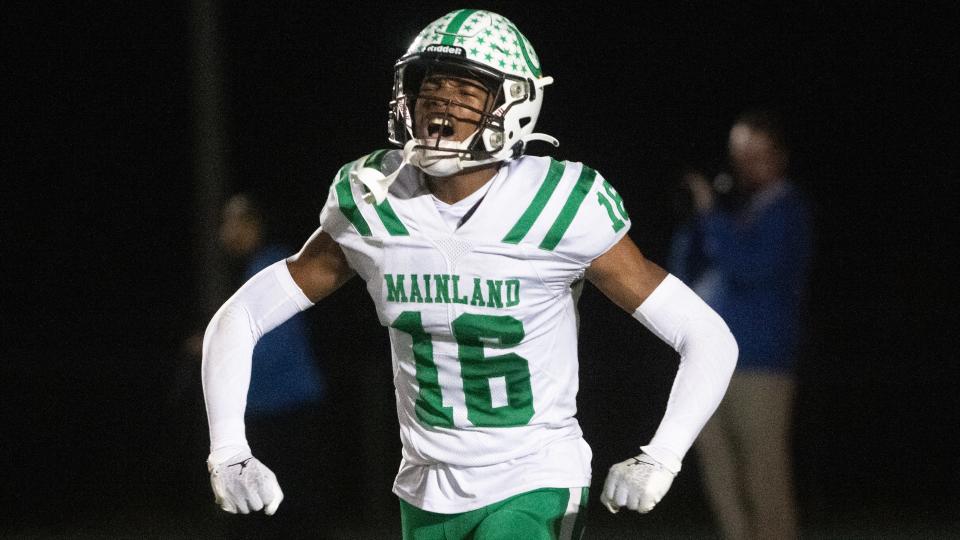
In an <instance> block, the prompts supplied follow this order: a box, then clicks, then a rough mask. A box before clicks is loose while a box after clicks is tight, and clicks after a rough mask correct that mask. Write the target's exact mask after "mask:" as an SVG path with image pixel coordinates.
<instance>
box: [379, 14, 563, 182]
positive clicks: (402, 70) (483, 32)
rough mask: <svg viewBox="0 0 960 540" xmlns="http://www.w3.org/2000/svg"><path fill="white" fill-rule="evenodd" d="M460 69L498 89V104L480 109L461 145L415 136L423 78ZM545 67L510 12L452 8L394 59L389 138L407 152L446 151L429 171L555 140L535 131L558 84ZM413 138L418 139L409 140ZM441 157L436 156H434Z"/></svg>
mask: <svg viewBox="0 0 960 540" xmlns="http://www.w3.org/2000/svg"><path fill="white" fill-rule="evenodd" d="M438 71H439V72H443V73H447V74H449V73H453V74H462V75H463V76H466V77H470V78H472V79H476V80H479V81H481V82H482V83H483V84H484V85H485V86H486V88H487V90H488V91H489V92H490V94H491V95H492V96H493V98H494V101H493V110H491V111H489V112H483V113H482V119H481V120H480V125H479V128H478V130H477V132H476V133H474V135H473V136H472V137H470V138H468V139H467V140H466V141H464V142H463V143H462V144H460V145H453V146H452V145H450V144H444V145H441V144H440V140H439V138H438V139H436V140H433V139H431V140H419V139H416V138H415V135H414V126H413V118H414V115H413V108H414V107H415V106H416V102H417V94H418V93H419V91H420V84H421V83H422V81H423V80H424V78H426V77H428V76H429V75H430V74H431V73H435V72H438ZM552 82H553V78H552V77H545V76H543V73H542V71H541V69H540V60H539V59H538V58H537V54H536V52H534V50H533V46H532V45H531V44H530V41H529V40H527V38H526V37H525V36H524V35H523V34H522V33H520V30H518V29H517V27H516V25H514V24H513V23H512V22H510V21H509V20H508V19H507V18H506V17H503V16H501V15H498V14H496V13H493V12H490V11H484V10H478V9H460V10H456V11H451V12H450V13H448V14H446V15H444V16H443V17H441V18H439V19H437V20H436V21H434V22H432V23H430V24H429V25H427V27H426V28H424V29H423V31H421V32H420V34H419V35H417V37H416V39H414V40H413V43H412V44H411V45H410V47H409V48H408V49H407V52H406V53H405V54H404V55H403V56H402V57H401V58H400V59H399V60H398V61H397V63H396V65H395V66H394V83H393V100H392V101H391V102H390V118H389V125H388V129H389V138H390V141H391V142H392V143H394V144H397V145H400V146H405V148H406V149H407V151H408V152H410V151H411V149H412V150H413V153H414V154H416V153H418V152H419V153H421V154H423V153H424V152H430V153H432V154H433V155H434V156H436V153H438V152H439V153H441V154H444V157H445V158H447V159H444V160H443V161H445V162H446V163H444V164H443V165H442V166H440V167H439V168H438V169H437V170H427V169H426V168H425V167H424V166H423V165H422V161H423V160H421V162H418V160H417V159H416V156H414V158H413V159H412V160H411V162H412V163H414V164H415V165H417V166H418V167H420V168H421V169H424V170H425V171H426V172H428V173H434V174H435V173H437V172H438V171H440V172H441V174H438V175H439V176H443V175H445V174H449V173H451V171H452V172H456V171H458V170H461V169H466V168H469V167H474V166H478V165H484V164H487V163H493V162H496V161H502V160H504V159H509V158H512V157H517V156H519V155H521V154H522V153H523V152H524V149H525V148H526V143H527V142H529V141H532V140H542V141H547V142H549V143H551V144H553V145H557V144H558V142H557V140H556V139H554V138H553V137H551V136H549V135H545V134H542V133H534V131H533V130H534V127H535V126H536V124H537V117H538V116H539V114H540V107H541V105H542V104H543V87H544V86H546V85H548V84H550V83H552ZM410 141H415V142H414V143H410ZM434 161H436V160H434Z"/></svg>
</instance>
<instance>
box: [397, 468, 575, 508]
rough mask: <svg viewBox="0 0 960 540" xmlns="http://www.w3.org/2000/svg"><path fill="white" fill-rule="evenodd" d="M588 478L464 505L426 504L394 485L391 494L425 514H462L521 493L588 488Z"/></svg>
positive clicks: (537, 484)
mask: <svg viewBox="0 0 960 540" xmlns="http://www.w3.org/2000/svg"><path fill="white" fill-rule="evenodd" d="M590 480H591V479H590V477H581V478H580V479H578V480H572V479H571V480H567V481H562V482H552V483H544V482H530V483H528V484H522V485H520V486H517V487H514V488H511V489H509V490H506V491H502V492H499V493H497V494H496V495H494V496H490V497H484V498H481V499H474V500H472V501H470V502H469V503H466V504H436V503H435V502H434V503H427V502H426V501H423V500H420V499H419V498H418V497H416V496H414V495H412V494H410V493H405V492H402V491H401V490H400V489H399V488H398V487H397V486H396V485H394V486H393V493H394V495H396V496H397V497H399V498H401V499H403V500H404V501H405V502H406V503H408V504H410V505H412V506H414V507H416V508H419V509H420V510H426V511H427V512H435V513H437V514H461V513H463V512H470V511H472V510H477V509H478V508H483V507H484V506H489V505H491V504H495V503H498V502H500V501H503V500H506V499H509V498H510V497H513V496H516V495H520V494H521V493H526V492H528V491H534V490H537V489H545V488H550V489H570V488H583V487H587V488H589V487H590Z"/></svg>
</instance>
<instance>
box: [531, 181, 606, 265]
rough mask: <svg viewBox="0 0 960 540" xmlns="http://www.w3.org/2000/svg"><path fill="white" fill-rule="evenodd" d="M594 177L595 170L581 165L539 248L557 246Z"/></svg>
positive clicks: (547, 248)
mask: <svg viewBox="0 0 960 540" xmlns="http://www.w3.org/2000/svg"><path fill="white" fill-rule="evenodd" d="M596 177H597V171H595V170H593V169H591V168H590V167H587V166H586V165H584V166H583V170H582V171H581V172H580V178H578V179H577V183H576V184H575V185H574V186H573V190H572V191H571V192H570V196H569V197H567V202H565V203H564V204H563V208H562V209H561V210H560V215H559V216H557V220H556V221H554V222H553V225H551V226H550V230H549V231H547V235H546V236H545V237H544V238H543V242H540V249H545V250H547V251H552V250H553V248H555V247H557V244H559V243H560V239H561V238H563V234H564V233H565V232H567V227H569V226H570V223H572V222H573V218H574V217H576V215H577V210H579V209H580V205H581V204H582V203H583V199H584V198H586V196H587V193H588V192H589V191H590V186H592V185H593V180H594V179H595V178H596Z"/></svg>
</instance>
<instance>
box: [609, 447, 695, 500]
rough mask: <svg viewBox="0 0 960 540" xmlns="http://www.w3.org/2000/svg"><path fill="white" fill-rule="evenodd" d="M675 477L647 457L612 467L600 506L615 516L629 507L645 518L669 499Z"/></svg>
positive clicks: (658, 463)
mask: <svg viewBox="0 0 960 540" xmlns="http://www.w3.org/2000/svg"><path fill="white" fill-rule="evenodd" d="M675 476H676V474H674V473H672V472H670V471H669V470H667V469H666V467H664V466H663V465H662V464H660V462H658V461H657V460H655V459H653V458H652V457H650V456H649V455H648V454H646V453H643V454H640V455H639V456H637V457H632V458H630V459H628V460H626V461H624V462H621V463H617V464H616V465H614V466H613V467H610V472H609V473H607V481H606V482H605V483H604V484H603V493H602V494H601V495H600V502H602V503H603V504H604V505H605V506H606V507H607V509H609V510H610V511H611V512H613V513H617V512H618V511H619V510H620V508H621V507H624V506H626V507H627V508H629V509H630V510H636V511H637V512H640V513H641V514H646V513H647V512H649V511H650V510H653V507H654V506H656V505H657V503H658V502H660V499H662V498H663V496H664V495H666V493H667V490H669V489H670V484H672V483H673V479H674V477H675Z"/></svg>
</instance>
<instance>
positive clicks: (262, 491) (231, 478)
mask: <svg viewBox="0 0 960 540" xmlns="http://www.w3.org/2000/svg"><path fill="white" fill-rule="evenodd" d="M207 469H208V470H209V471H210V486H211V487H212V488H213V496H214V501H215V502H216V503H217V504H218V505H219V506H220V508H222V509H224V510H226V511H227V512H230V513H231V514H236V513H237V512H239V513H241V514H247V513H250V512H259V511H260V510H263V512H264V513H265V514H267V515H268V516H272V515H273V513H274V512H276V511H277V507H278V506H280V501H282V500H283V491H281V490H280V484H279V483H277V477H276V475H274V474H273V471H271V470H270V469H268V468H267V466H266V465H264V464H263V463H261V462H260V460H258V459H257V458H255V457H253V455H252V454H251V453H250V451H249V450H247V451H244V452H240V453H238V454H235V455H233V456H231V457H229V458H227V459H225V460H223V461H221V462H219V463H212V462H211V461H210V460H207Z"/></svg>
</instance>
